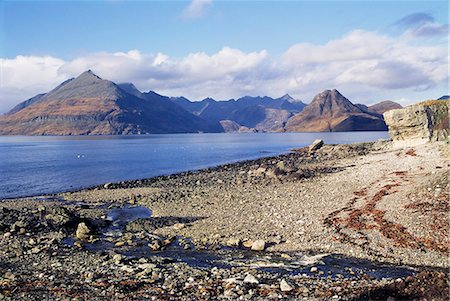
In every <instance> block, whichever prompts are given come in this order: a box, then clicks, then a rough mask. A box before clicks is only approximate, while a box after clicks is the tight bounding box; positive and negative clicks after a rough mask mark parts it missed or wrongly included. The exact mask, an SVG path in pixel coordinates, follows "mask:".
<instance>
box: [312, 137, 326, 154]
mask: <svg viewBox="0 0 450 301" xmlns="http://www.w3.org/2000/svg"><path fill="white" fill-rule="evenodd" d="M322 146H323V140H321V139H316V140H314V141H313V143H311V145H310V146H309V151H310V152H314V151H316V150H318V149H320V148H321V147H322Z"/></svg>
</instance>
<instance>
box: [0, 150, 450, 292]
mask: <svg viewBox="0 0 450 301" xmlns="http://www.w3.org/2000/svg"><path fill="white" fill-rule="evenodd" d="M443 146H445V144H443V143H434V144H425V145H420V146H417V147H411V148H407V149H392V146H391V143H390V142H388V141H377V142H368V143H357V144H347V145H345V144H341V145H325V146H323V147H322V148H321V149H319V150H317V151H314V152H309V151H308V150H307V148H303V149H300V150H299V151H298V152H292V153H287V154H282V155H277V156H272V157H265V158H259V159H256V160H245V161H241V162H236V163H231V164H223V165H219V166H216V167H212V168H206V169H201V170H197V171H188V172H182V173H177V174H172V175H168V176H159V177H153V178H150V179H141V180H134V181H122V182H120V183H109V184H108V183H107V184H104V185H98V186H96V187H91V188H89V189H82V190H78V191H72V192H65V193H59V194H53V195H51V196H52V197H59V198H61V199H62V201H35V200H33V198H21V199H12V200H5V201H4V202H0V215H2V214H3V220H5V221H6V223H7V222H8V220H10V219H12V218H13V216H15V215H18V216H19V218H25V217H26V216H27V215H30V214H31V216H35V217H34V218H38V219H39V218H42V216H44V219H46V218H47V216H49V215H50V216H51V218H50V220H51V221H53V222H52V223H51V224H52V228H51V229H54V230H51V231H50V232H48V230H43V229H40V228H39V229H30V230H29V229H28V228H27V227H28V226H27V227H25V230H23V231H24V232H25V235H23V234H20V233H19V232H20V231H22V230H20V231H19V232H17V231H18V230H17V229H16V230H15V231H16V232H14V231H12V232H11V230H8V229H9V227H11V225H6V228H3V230H2V227H1V222H0V232H1V231H3V232H2V233H3V234H2V233H0V253H1V255H2V256H3V258H5V260H0V268H2V267H7V266H8V265H5V264H6V263H8V262H9V263H8V264H12V266H15V268H14V269H10V270H11V273H13V274H14V275H15V276H16V277H17V279H22V281H31V280H32V279H34V278H33V276H26V275H27V273H29V272H30V271H34V270H36V269H40V267H41V266H42V267H44V266H48V265H49V264H50V265H53V264H55V263H54V261H55V260H57V261H58V260H61V259H58V258H61V256H62V257H63V258H64V260H65V261H66V262H68V268H69V267H70V269H73V273H75V274H76V275H79V276H77V277H81V278H82V279H85V277H86V276H82V275H85V274H86V273H87V272H86V271H87V270H89V271H91V272H88V274H89V273H93V275H94V276H93V277H90V278H89V277H88V278H89V279H91V280H89V281H90V282H87V283H86V282H81V283H83V285H87V288H86V289H87V290H88V291H90V292H91V293H94V292H96V293H95V295H96V294H97V293H100V292H104V294H106V295H108V293H107V292H106V291H104V290H102V289H100V291H97V290H96V289H95V286H92V285H93V284H95V283H97V282H98V281H100V280H101V281H106V282H107V283H109V284H108V285H106V287H110V285H112V283H117V281H118V279H119V278H120V279H122V281H132V282H133V283H140V285H141V286H142V285H143V287H147V289H148V285H150V287H153V286H155V285H156V286H157V287H158V290H160V289H162V291H160V292H159V293H158V292H156V291H155V292H154V293H150V295H148V296H151V297H154V298H156V300H160V299H164V300H165V299H167V298H168V299H170V298H177V297H175V296H181V295H177V294H178V293H180V294H183V296H186V297H185V299H186V300H193V299H197V298H198V297H199V296H198V295H196V294H195V291H196V290H199V287H198V285H200V286H202V287H205V285H206V286H208V284H207V283H208V279H216V280H219V281H218V282H216V280H214V281H213V283H214V284H213V283H211V284H209V285H210V286H211V289H213V291H214V292H213V291H209V290H208V292H207V293H206V295H205V296H206V297H207V296H209V297H210V298H213V297H214V296H216V297H214V298H217V297H219V296H220V298H219V299H225V300H227V299H230V298H231V299H234V298H237V297H239V296H243V298H244V299H255V300H259V299H267V296H268V295H263V291H264V290H268V291H270V294H269V295H270V296H272V297H270V298H275V299H277V298H280V296H281V297H283V298H287V299H290V298H294V299H297V298H302V297H304V298H308V299H310V298H316V299H320V300H322V299H329V298H331V297H333V296H337V298H338V299H342V300H363V299H364V296H366V297H367V295H365V294H367V292H372V295H376V292H377V291H378V290H380V292H381V291H383V290H386V289H387V288H389V290H390V291H391V293H390V294H391V295H392V296H397V297H401V296H409V297H411V298H413V297H414V296H416V295H414V294H416V293H417V294H419V295H420V294H422V296H423V294H425V295H426V294H431V295H426V296H434V297H436V296H438V295H439V293H438V292H437V291H439V290H440V292H441V294H445V288H446V286H445V285H443V284H442V283H441V282H439V281H440V280H439V281H437V282H436V281H435V280H436V279H445V277H448V273H447V272H446V271H445V270H444V269H448V267H449V265H448V245H449V241H448V238H447V236H448V220H447V219H446V215H445V214H446V212H447V211H446V210H447V209H448V190H446V186H445V185H446V181H447V175H446V174H447V173H446V170H447V169H448V160H447V159H446V158H445V157H444V156H443V154H442V147H443ZM136 206H137V207H136ZM139 206H145V207H147V208H149V209H150V210H152V217H151V218H149V219H148V218H141V219H135V220H127V222H125V223H123V227H124V228H123V229H122V230H121V234H120V235H119V236H112V237H109V236H105V235H106V234H105V233H106V232H107V231H106V230H105V229H107V227H110V226H108V225H110V223H111V222H110V221H109V220H108V214H109V213H108V212H110V210H111V209H113V208H119V209H118V210H122V209H120V208H124V209H125V210H127V209H126V208H128V207H130V208H140V207H139ZM39 210H40V211H39ZM60 210H62V211H61V212H60ZM33 212H36V213H33ZM39 212H41V213H39ZM58 212H59V213H58ZM124 212H125V211H124ZM36 214H38V215H36ZM55 216H58V217H55ZM63 216H64V218H63ZM60 219H61V220H65V219H68V220H72V222H70V223H65V224H64V225H62V224H61V225H60V224H58V223H56V222H54V221H56V220H57V221H59V220H60ZM46 221H47V222H48V221H49V219H46ZM81 221H84V222H85V223H86V225H87V226H88V228H89V229H90V231H91V232H90V234H91V235H92V237H90V236H87V238H86V240H83V239H81V240H80V239H77V238H75V240H73V242H72V243H76V244H75V245H65V244H64V243H63V241H64V238H65V237H66V238H67V237H75V232H77V233H78V231H75V230H77V224H78V226H79V223H80V222H81ZM13 222H14V220H11V223H13ZM4 223H5V222H4ZM16 223H17V222H15V223H13V224H16ZM55 223H56V224H55ZM433 225H434V226H433ZM433 227H434V228H433ZM436 227H437V228H436ZM393 230H395V231H393ZM5 231H6V232H5ZM42 231H44V232H42ZM52 231H56V232H52ZM105 231H106V232H105ZM4 233H10V234H8V235H6V234H4ZM26 233H29V234H26ZM46 233H47V234H46ZM51 233H54V234H51ZM392 233H394V235H393V234H392ZM2 235H3V236H2ZM27 235H29V236H27ZM5 236H7V237H5ZM27 237H31V238H33V240H34V244H31V245H30V244H29V239H28V238H27ZM48 237H53V239H54V240H53V241H54V243H53V244H51V245H50V246H49V245H48V242H46V241H48ZM89 237H90V238H89ZM110 240H111V241H110ZM257 241H263V242H264V246H263V247H262V250H264V251H252V250H250V249H251V248H253V246H254V244H255V243H256V242H257ZM17 243H19V245H20V247H19V250H20V251H17V249H14V248H12V249H13V250H12V249H11V247H7V246H8V245H11V246H14V245H16V244H17ZM99 244H100V245H99ZM142 244H144V245H143V246H142ZM147 244H148V246H147ZM94 246H97V247H96V248H97V249H98V248H99V246H101V247H100V249H98V251H94V249H92V247H94ZM142 248H144V249H142ZM49 250H53V251H49ZM138 250H139V251H138ZM141 250H147V251H141ZM155 250H156V251H155ZM171 250H172V251H171ZM17 252H20V255H17V254H18V253H17ZM127 252H132V253H127ZM136 252H137V253H136ZM141 252H144V253H141ZM152 252H156V253H152ZM158 252H159V253H161V255H162V256H163V257H162V258H164V256H166V257H167V256H169V258H172V259H171V260H169V261H167V262H166V263H164V259H161V257H158V256H154V255H152V254H157V253H158ZM165 252H168V253H165ZM171 252H172V253H171ZM173 252H175V253H173ZM183 252H188V253H186V254H187V255H186V256H187V257H186V258H185V259H180V260H181V261H180V262H178V261H177V260H175V261H173V256H174V254H184V253H183ZM192 252H194V253H192ZM242 252H244V253H242ZM16 253H17V254H16ZM146 253H148V254H146ZM159 253H158V254H159ZM13 254H16V255H13ZM51 254H54V255H51ZM126 254H133V255H132V256H131V257H130V255H126ZM144 254H146V255H145V256H144V258H143V257H142V256H143V255H144ZM164 254H166V255H164ZM169 254H172V255H169ZM189 254H191V255H189ZM193 254H199V255H195V256H200V257H199V259H198V260H200V261H199V262H200V263H201V262H209V261H208V260H211V262H210V263H208V267H203V268H202V267H200V266H197V265H198V264H199V263H198V262H197V261H193V262H191V264H189V263H188V262H189V261H192V260H193V259H192V258H196V257H192V258H191V257H189V256H194V255H193ZM202 254H203V255H202ZM206 254H212V255H211V256H213V257H211V258H210V259H208V258H209V257H208V256H210V255H208V256H207V255H206ZM245 254H250V255H245ZM327 254H328V255H327ZM333 254H335V255H333ZM11 256H12V257H11ZM180 256H181V255H180ZM183 256H184V255H183ZM202 256H204V258H203V257H202ZM217 256H218V257H217ZM240 256H243V258H242V259H238V258H240ZM247 256H250V257H247ZM335 256H337V257H335ZM339 256H343V258H344V259H343V260H348V262H346V263H344V262H345V261H343V262H342V263H335V264H338V265H348V266H342V271H339V270H338V271H334V270H333V268H332V264H331V263H332V262H333V260H338V258H339ZM119 257H120V259H118V258H119ZM216 257H217V258H216ZM222 257H223V259H220V260H219V261H217V264H219V262H222V261H223V260H225V262H228V263H229V264H232V265H233V266H234V267H231V268H227V267H222V266H221V265H220V264H219V265H218V266H216V267H214V265H215V264H216V263H215V262H216V260H218V259H219V258H222ZM6 258H7V259H6ZM37 258H39V259H38V261H39V262H40V263H39V264H38V265H37V267H33V268H31V267H28V266H27V265H29V264H30V260H31V261H36V260H37ZM81 258H84V259H82V260H83V261H86V263H89V264H88V266H86V263H83V264H81V262H80V260H81ZM175 258H176V257H175ZM189 258H191V259H189ZM214 258H216V259H214ZM268 258H269V259H268ZM321 258H325V259H321ZM335 258H336V259H335ZM345 258H348V259H345ZM352 258H353V259H352ZM161 260H163V261H161ZM186 260H187V261H186ZM196 260H197V259H196ZM204 260H206V261H204ZM324 260H325V261H324ZM357 260H369V262H371V264H374V267H373V268H374V269H375V270H377V269H378V270H379V271H380V272H381V271H383V269H384V268H382V267H383V266H386V267H387V268H386V269H387V270H386V272H388V271H390V272H389V273H392V275H395V273H396V272H394V271H395V269H397V268H401V267H402V266H404V267H406V268H409V269H411V268H412V270H411V272H412V273H413V275H412V276H407V274H404V276H400V274H399V276H398V277H395V278H391V279H389V277H388V278H386V279H377V278H376V277H375V278H374V277H373V276H367V273H368V271H365V270H364V269H363V268H362V266H364V264H357V263H356V262H358V261H357ZM184 261H186V262H184ZM195 262H197V263H195ZM299 262H303V265H300V266H299ZM336 262H339V261H336ZM352 262H353V263H352ZM77 264H78V265H77ZM280 264H281V267H282V271H283V270H284V271H287V270H289V269H294V271H295V270H296V269H300V271H304V272H302V273H301V274H299V275H294V274H289V273H287V274H286V272H282V274H278V273H277V272H275V270H274V271H271V270H270V269H269V270H267V269H265V268H263V266H274V265H275V266H276V265H280ZM144 265H146V267H147V268H149V270H148V271H147V272H145V273H144V271H145V268H144V269H142V268H140V267H143V266H144ZM358 265H360V266H358ZM105 266H106V267H107V268H104V267H105ZM289 266H292V267H291V268H289ZM30 268H31V270H30ZM361 269H363V270H361ZM52 270H53V271H51V272H49V273H47V274H49V275H47V274H46V273H45V272H44V274H45V275H47V276H48V277H51V275H59V276H60V277H64V279H65V280H64V281H63V283H70V285H72V286H74V287H78V289H79V288H80V287H79V285H81V283H79V282H77V281H78V280H76V279H75V278H74V279H71V278H70V277H67V276H62V274H60V272H58V271H55V270H54V269H52ZM59 270H60V271H61V272H63V271H66V270H65V268H64V267H61V268H59ZM94 270H95V271H94ZM26 271H28V272H26ZM119 271H121V272H120V273H122V274H123V273H125V274H123V275H121V274H120V273H119V274H117V273H118V272H119ZM215 271H217V272H215ZM355 271H356V274H355ZM66 272H67V271H66ZM33 273H34V272H33ZM80 273H81V274H80ZM161 273H162V275H161ZM321 273H322V274H321ZM323 273H324V274H323ZM327 273H328V274H327ZM369 273H370V272H369ZM0 274H1V273H0ZM341 274H342V275H343V276H342V275H341ZM101 275H103V276H101ZM107 275H109V276H107ZM119 275H121V276H119ZM158 275H159V276H158ZM170 275H172V276H170ZM189 275H194V276H192V277H193V278H195V280H194V281H192V282H191V284H192V285H191V287H192V288H193V289H194V288H195V290H194V291H191V290H189V289H186V288H183V285H182V286H180V287H178V286H175V288H172V289H170V288H167V285H166V286H165V284H167V281H169V282H171V281H172V280H168V279H181V280H179V281H181V282H182V283H184V282H183V281H185V282H186V283H190V282H189V279H188V278H189ZM248 275H252V277H255V278H256V279H257V282H258V283H256V282H255V283H254V284H250V282H246V279H247V278H246V277H250V276H248ZM327 275H328V276H327ZM339 275H341V276H339ZM47 276H45V277H47ZM168 276H170V277H169V278H167V277H168ZM29 277H31V278H29ZM105 277H106V278H105ZM118 277H119V278H118ZM171 277H174V278H171ZM280 277H282V279H283V280H285V281H286V282H287V283H288V284H289V286H288V288H289V287H290V289H289V290H284V291H283V289H287V286H286V285H285V284H283V288H282V287H280V285H281V284H280V282H279V281H280ZM367 277H368V278H367ZM408 277H409V278H408ZM422 277H425V278H427V277H428V278H430V277H431V280H433V281H434V282H433V283H429V287H430V288H427V289H426V291H425V292H422V293H419V292H416V291H415V290H413V291H414V292H411V291H409V293H406V291H404V289H405V288H407V287H409V288H410V289H411V288H412V287H416V286H417V287H416V288H419V287H421V286H423V281H425V280H423V279H422ZM442 277H443V278H442ZM231 278H233V279H235V280H226V279H231ZM244 278H245V279H244ZM250 278H251V277H250ZM26 279H28V280H26ZM99 279H100V280H99ZM151 279H155V280H154V282H153V283H154V284H149V282H148V281H149V280H151ZM220 279H221V280H220ZM396 279H397V280H396ZM399 279H400V280H399ZM419 279H422V280H419ZM416 280H417V281H419V282H416ZM136 281H137V282H136ZM174 281H175V280H174ZM227 281H231V282H230V283H229V282H227ZM247 281H250V280H249V279H247ZM251 281H254V279H251ZM355 281H356V283H358V284H359V285H360V287H361V288H362V289H359V290H358V289H356V288H355V287H351V286H349V283H351V282H355ZM399 281H400V282H401V283H402V285H403V286H402V287H397V286H398V285H397V284H398V283H400V282H399ZM420 281H422V284H420V285H419V283H420ZM176 282H177V281H176ZM1 283H2V282H1V275H0V293H2V292H1V289H3V290H4V289H5V288H7V286H6V287H5V286H2V285H1ZM177 283H178V282H177ZM396 283H397V284H396ZM444 284H445V281H444ZM11 285H12V284H11ZM55 285H56V284H54V283H53V285H50V286H51V287H54V286H55ZM186 285H187V284H186ZM56 286H57V287H58V285H56ZM436 286H437V287H438V289H436ZM164 287H166V289H165V288H164ZM312 287H321V289H319V290H316V291H314V290H312V289H311V288H312ZM337 287H341V289H339V290H337V289H336V288H337ZM344 287H345V288H344ZM78 289H77V290H78ZM117 289H119V291H117ZM135 289H136V290H137V291H138V292H140V293H144V292H143V291H142V290H141V289H139V287H136V288H135ZM447 289H448V287H447ZM92 290H94V291H92ZM280 290H281V291H280ZM112 291H113V292H114V294H119V295H114V294H113V295H108V296H110V298H112V299H117V298H118V296H120V294H122V296H123V297H124V296H127V295H126V294H125V295H123V290H122V288H120V285H119V286H118V287H117V286H116V288H115V289H112ZM150 291H151V290H150ZM43 292H47V293H48V291H47V290H46V289H44V288H41V289H40V293H43ZM120 292H122V293H120ZM171 292H172V293H173V294H172V293H171ZM249 292H253V293H251V295H248V294H249ZM447 292H448V291H447ZM147 293H148V291H147ZM3 294H4V292H3ZM208 294H209V295H208ZM402 294H403V295H402ZM405 294H406V295H405ZM408 294H409V295H408ZM4 295H5V294H4ZM38 295H39V293H36V294H35V295H33V294H31V296H38ZM68 295H71V296H73V294H72V293H71V294H68ZM419 295H417V296H419ZM6 296H8V294H6ZM96 296H97V295H96ZM99 296H100V295H98V297H99ZM170 296H172V297H170ZM227 296H228V297H227ZM264 296H265V297H264ZM358 296H359V297H358ZM417 296H416V297H417ZM442 296H444V295H442ZM99 298H100V297H99ZM270 298H269V299H270ZM358 298H359V299H358ZM438 300H439V298H438Z"/></svg>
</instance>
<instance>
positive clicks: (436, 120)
mask: <svg viewBox="0 0 450 301" xmlns="http://www.w3.org/2000/svg"><path fill="white" fill-rule="evenodd" d="M448 107H449V101H448V100H447V101H426V102H423V103H419V104H415V105H411V106H408V107H405V108H403V109H398V110H391V111H387V112H386V113H384V114H383V115H384V119H385V121H386V123H387V125H388V127H389V135H390V136H391V138H392V140H393V141H394V146H396V147H402V146H411V145H414V144H420V143H425V142H431V141H442V140H446V139H447V137H448V134H449V112H448Z"/></svg>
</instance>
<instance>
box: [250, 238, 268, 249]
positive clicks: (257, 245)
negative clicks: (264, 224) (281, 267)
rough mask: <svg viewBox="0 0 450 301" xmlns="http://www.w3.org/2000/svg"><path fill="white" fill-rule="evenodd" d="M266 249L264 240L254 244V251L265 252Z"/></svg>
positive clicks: (256, 241)
mask: <svg viewBox="0 0 450 301" xmlns="http://www.w3.org/2000/svg"><path fill="white" fill-rule="evenodd" d="M265 248H266V242H265V241H264V240H262V239H258V240H255V241H254V242H253V243H252V251H264V249H265Z"/></svg>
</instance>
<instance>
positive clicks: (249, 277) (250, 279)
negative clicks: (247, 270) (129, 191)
mask: <svg viewBox="0 0 450 301" xmlns="http://www.w3.org/2000/svg"><path fill="white" fill-rule="evenodd" d="M244 283H249V284H258V283H259V281H258V279H256V277H255V276H253V275H252V274H247V276H245V278H244Z"/></svg>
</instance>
